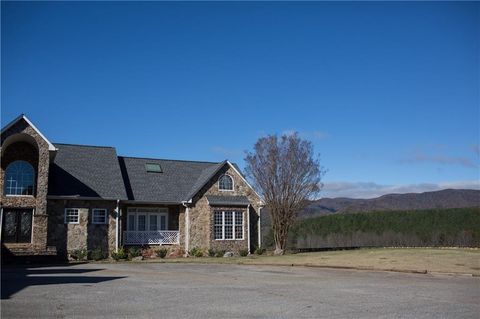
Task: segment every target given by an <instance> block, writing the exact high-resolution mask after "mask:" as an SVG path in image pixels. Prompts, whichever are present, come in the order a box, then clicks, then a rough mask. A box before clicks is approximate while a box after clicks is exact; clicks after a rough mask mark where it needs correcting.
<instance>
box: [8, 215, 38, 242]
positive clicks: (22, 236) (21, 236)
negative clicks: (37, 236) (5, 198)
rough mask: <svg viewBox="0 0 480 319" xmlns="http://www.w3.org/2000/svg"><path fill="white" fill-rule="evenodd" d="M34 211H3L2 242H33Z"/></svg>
mask: <svg viewBox="0 0 480 319" xmlns="http://www.w3.org/2000/svg"><path fill="white" fill-rule="evenodd" d="M32 218H33V209H10V208H4V209H3V216H2V241H3V242H5V243H30V242H32Z"/></svg>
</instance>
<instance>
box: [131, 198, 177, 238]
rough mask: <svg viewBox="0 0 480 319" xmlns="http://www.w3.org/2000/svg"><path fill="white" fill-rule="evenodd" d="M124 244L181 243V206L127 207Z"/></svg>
mask: <svg viewBox="0 0 480 319" xmlns="http://www.w3.org/2000/svg"><path fill="white" fill-rule="evenodd" d="M124 212H125V213H124V214H123V216H124V218H123V224H124V225H123V227H122V229H123V233H122V238H123V245H178V244H180V227H179V225H180V223H179V219H180V207H178V206H163V207H152V206H149V207H133V206H132V207H126V208H125V209H124Z"/></svg>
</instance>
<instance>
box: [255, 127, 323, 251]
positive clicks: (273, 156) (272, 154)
mask: <svg viewBox="0 0 480 319" xmlns="http://www.w3.org/2000/svg"><path fill="white" fill-rule="evenodd" d="M245 161H246V162H247V167H246V173H247V176H248V177H250V178H251V179H252V181H253V183H254V185H255V186H256V188H257V189H258V190H260V192H261V194H262V195H263V197H264V200H265V204H266V205H267V206H268V211H269V212H270V217H271V220H272V229H273V237H274V240H275V254H277V255H283V254H284V253H285V248H286V245H287V239H288V232H289V230H290V227H291V226H292V225H293V223H294V222H295V220H296V218H297V215H298V212H299V211H300V210H301V209H303V208H304V207H305V205H306V204H307V201H308V200H309V199H312V198H313V197H314V196H315V195H316V194H318V192H319V191H320V189H321V187H322V184H321V179H322V176H323V174H324V170H323V168H322V167H321V166H320V160H319V159H318V157H315V155H314V153H313V146H312V143H311V142H310V141H307V140H303V139H301V138H300V137H299V136H298V133H295V134H291V135H283V136H281V137H280V138H279V137H278V136H277V135H269V136H267V137H262V138H260V139H259V140H258V141H257V142H256V143H255V146H254V150H253V152H247V156H246V158H245Z"/></svg>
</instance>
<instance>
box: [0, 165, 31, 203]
mask: <svg viewBox="0 0 480 319" xmlns="http://www.w3.org/2000/svg"><path fill="white" fill-rule="evenodd" d="M34 187H35V170H34V169H33V167H32V165H30V164H29V163H28V162H25V161H15V162H12V163H10V165H8V166H7V169H6V170H5V195H33V189H34Z"/></svg>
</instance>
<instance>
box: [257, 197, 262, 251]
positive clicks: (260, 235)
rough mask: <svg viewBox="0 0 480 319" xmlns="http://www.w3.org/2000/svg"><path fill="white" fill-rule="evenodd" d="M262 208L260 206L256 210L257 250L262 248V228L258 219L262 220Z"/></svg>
mask: <svg viewBox="0 0 480 319" xmlns="http://www.w3.org/2000/svg"><path fill="white" fill-rule="evenodd" d="M261 213H262V206H260V207H259V208H258V222H257V224H258V225H257V230H258V248H260V247H262V233H261V231H262V230H261V227H262V223H261V221H260V218H262V217H261V216H262V214H261Z"/></svg>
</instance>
